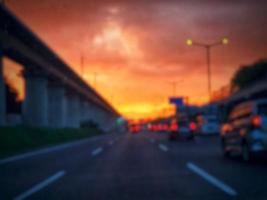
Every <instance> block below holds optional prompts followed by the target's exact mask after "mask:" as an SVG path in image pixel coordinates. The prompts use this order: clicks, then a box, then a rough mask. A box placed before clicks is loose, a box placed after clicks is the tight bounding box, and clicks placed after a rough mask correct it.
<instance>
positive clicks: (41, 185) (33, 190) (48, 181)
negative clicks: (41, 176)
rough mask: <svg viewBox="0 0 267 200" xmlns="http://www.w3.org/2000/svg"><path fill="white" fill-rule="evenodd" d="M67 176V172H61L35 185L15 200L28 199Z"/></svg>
mask: <svg viewBox="0 0 267 200" xmlns="http://www.w3.org/2000/svg"><path fill="white" fill-rule="evenodd" d="M64 175H65V171H59V172H57V173H56V174H54V175H52V176H50V177H49V178H47V179H46V180H44V181H42V182H41V183H39V184H37V185H35V186H34V187H32V188H31V189H29V190H27V191H26V192H24V193H22V194H20V195H19V196H17V197H15V198H14V200H23V199H26V198H27V197H29V196H31V195H32V194H34V193H36V192H38V191H40V190H41V189H43V188H45V187H46V186H48V185H49V184H51V183H53V182H55V181H56V180H58V179H59V178H61V177H62V176H64Z"/></svg>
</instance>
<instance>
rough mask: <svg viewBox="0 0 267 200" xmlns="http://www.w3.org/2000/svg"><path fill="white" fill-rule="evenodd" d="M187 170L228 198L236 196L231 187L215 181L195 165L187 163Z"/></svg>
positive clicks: (217, 180) (215, 179) (214, 178)
mask: <svg viewBox="0 0 267 200" xmlns="http://www.w3.org/2000/svg"><path fill="white" fill-rule="evenodd" d="M187 168H188V169H190V170H191V171H193V172H194V173H195V174H197V175H199V176H200V177H202V178H203V179H205V180H206V181H208V182H209V183H211V184H212V185H214V186H215V187H217V188H219V189H220V190H222V191H223V192H225V193H226V194H228V195H230V196H236V195H237V192H236V191H235V190H234V189H233V188H232V187H230V186H228V185H226V184H225V183H224V182H222V181H220V180H219V179H217V178H216V177H214V176H212V175H210V174H209V173H207V172H206V171H204V170H203V169H201V168H200V167H198V166H197V165H195V164H193V163H191V162H189V163H187Z"/></svg>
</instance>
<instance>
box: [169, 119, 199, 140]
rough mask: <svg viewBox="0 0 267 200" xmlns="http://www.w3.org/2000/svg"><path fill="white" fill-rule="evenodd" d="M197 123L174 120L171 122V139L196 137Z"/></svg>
mask: <svg viewBox="0 0 267 200" xmlns="http://www.w3.org/2000/svg"><path fill="white" fill-rule="evenodd" d="M195 131H196V123H195V122H192V121H189V120H179V121H177V120H173V121H172V122H171V124H170V135H169V140H183V139H187V140H191V139H194V136H195Z"/></svg>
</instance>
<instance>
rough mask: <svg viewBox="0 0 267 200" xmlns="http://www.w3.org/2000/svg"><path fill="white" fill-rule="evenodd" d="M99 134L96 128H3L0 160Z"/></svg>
mask: <svg viewBox="0 0 267 200" xmlns="http://www.w3.org/2000/svg"><path fill="white" fill-rule="evenodd" d="M100 134H101V131H100V130H98V129H96V128H80V129H50V128H26V127H3V128H0V158H4V157H8V156H12V155H15V154H19V153H23V152H26V151H29V150H33V149H36V148H40V147H45V146H49V145H54V144H59V143H64V142H70V141H74V140H78V139H83V138H88V137H92V136H96V135H100Z"/></svg>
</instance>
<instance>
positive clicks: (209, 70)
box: [186, 38, 229, 102]
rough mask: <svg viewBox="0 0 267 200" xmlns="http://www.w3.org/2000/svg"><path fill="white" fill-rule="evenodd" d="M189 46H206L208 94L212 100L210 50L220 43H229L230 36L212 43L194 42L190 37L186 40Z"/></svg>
mask: <svg viewBox="0 0 267 200" xmlns="http://www.w3.org/2000/svg"><path fill="white" fill-rule="evenodd" d="M186 43H187V45H188V46H192V45H194V46H199V47H204V48H205V49H206V59H207V74H208V95H209V102H210V101H211V91H212V88H211V67H210V65H211V64H210V50H211V48H212V47H215V46H219V45H226V44H228V43H229V40H228V38H223V39H222V40H221V41H219V42H215V43H212V44H202V43H198V42H193V40H191V39H188V40H187V41H186Z"/></svg>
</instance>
